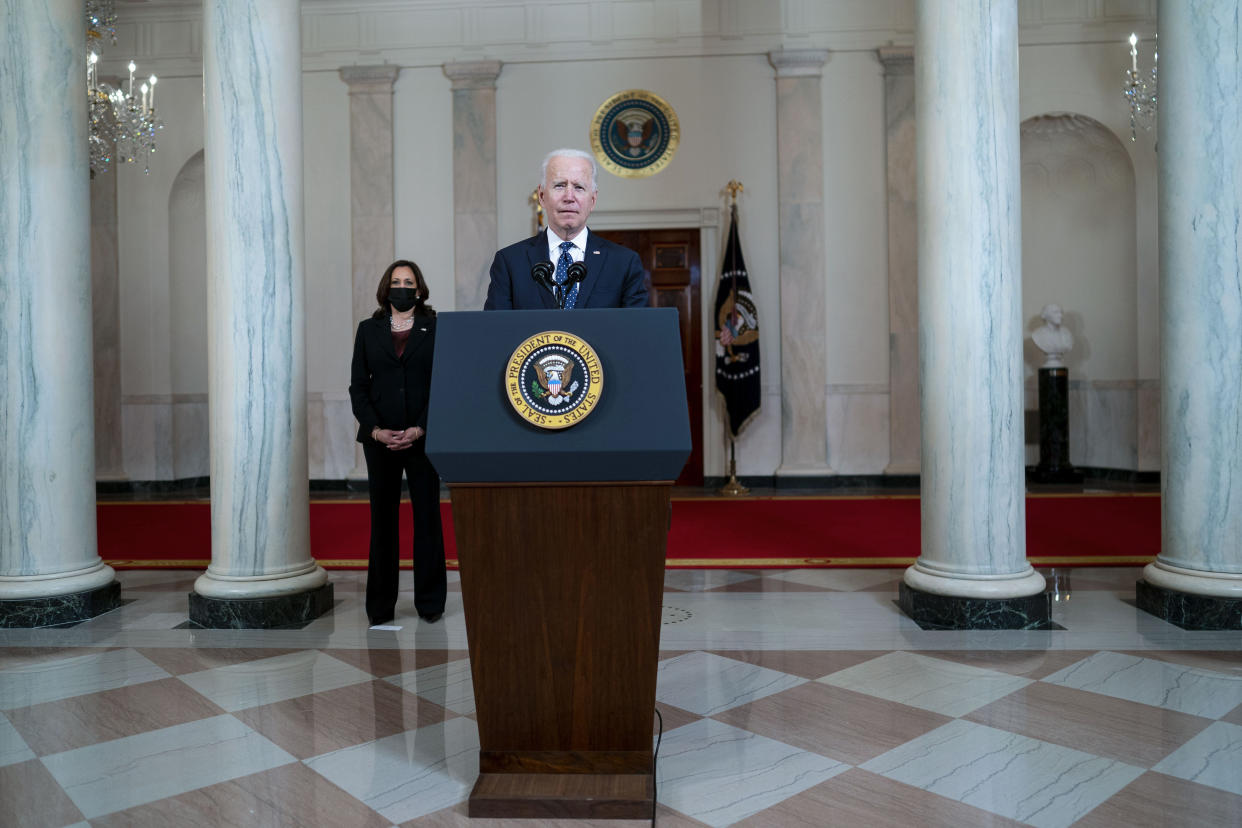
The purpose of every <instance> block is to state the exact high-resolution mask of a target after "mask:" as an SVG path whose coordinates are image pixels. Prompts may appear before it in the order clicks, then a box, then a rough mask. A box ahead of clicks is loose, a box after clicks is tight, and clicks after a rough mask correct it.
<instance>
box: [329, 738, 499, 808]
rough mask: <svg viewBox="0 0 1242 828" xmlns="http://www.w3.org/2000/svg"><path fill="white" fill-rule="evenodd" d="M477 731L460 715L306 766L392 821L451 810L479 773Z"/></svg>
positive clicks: (467, 791) (338, 752) (461, 798)
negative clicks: (446, 809) (441, 810)
mask: <svg viewBox="0 0 1242 828" xmlns="http://www.w3.org/2000/svg"><path fill="white" fill-rule="evenodd" d="M478 751H479V730H478V727H477V725H476V724H475V722H474V720H473V719H468V718H465V717H460V718H456V719H450V720H448V721H447V722H441V723H439V724H434V725H429V726H428V727H423V728H419V729H418V730H407V731H406V732H404V733H397V734H395V735H392V736H388V737H386V738H383V739H378V740H376V741H374V742H367V743H366V744H362V745H356V746H354V747H348V748H343V749H341V750H336V751H333V752H332V753H325V754H323V755H322V756H316V757H314V758H311V759H307V760H306V762H305V763H306V765H307V766H308V767H310V768H311V769H312V770H314V771H316V772H317V773H319V774H320V775H322V776H323V777H324V778H326V779H327V780H329V781H330V782H332V783H333V784H335V785H338V786H339V787H341V788H343V789H344V790H346V791H348V792H349V793H351V794H353V795H354V796H355V797H357V798H358V799H360V800H362V801H363V802H365V803H366V804H367V805H368V806H370V807H371V808H373V809H374V810H376V811H378V812H379V813H380V814H381V815H382V816H383V817H384V818H385V819H387V820H389V821H390V822H393V823H402V822H405V821H407V820H411V819H414V818H416V817H420V816H423V815H425V814H430V813H432V812H434V811H438V810H440V809H442V808H448V807H451V806H453V805H456V804H457V803H458V802H461V801H462V800H464V799H465V798H466V797H468V796H469V795H470V789H471V788H472V787H473V786H474V781H475V779H477V778H478V775H479V754H478Z"/></svg>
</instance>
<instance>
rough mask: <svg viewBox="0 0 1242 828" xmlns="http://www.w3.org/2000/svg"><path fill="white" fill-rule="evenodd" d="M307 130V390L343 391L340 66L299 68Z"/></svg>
mask: <svg viewBox="0 0 1242 828" xmlns="http://www.w3.org/2000/svg"><path fill="white" fill-rule="evenodd" d="M302 129H303V138H302V165H303V166H302V201H303V216H304V221H305V226H306V231H305V234H306V239H305V249H306V256H305V268H304V269H305V279H306V311H305V313H306V388H307V391H308V392H309V393H312V394H313V393H317V392H322V393H329V394H330V393H341V392H342V391H344V390H345V388H347V387H348V386H349V361H350V356H351V354H352V347H353V337H354V327H355V326H356V325H357V323H358V320H357V319H353V318H352V316H353V307H352V304H353V299H352V293H351V285H350V278H351V266H350V260H349V250H350V242H349V227H350V203H349V202H350V199H349V96H348V87H346V85H345V83H344V82H343V81H342V80H341V78H340V76H339V75H338V74H337V73H336V72H308V73H303V74H302ZM375 281H376V282H378V281H379V274H378V273H377V274H375Z"/></svg>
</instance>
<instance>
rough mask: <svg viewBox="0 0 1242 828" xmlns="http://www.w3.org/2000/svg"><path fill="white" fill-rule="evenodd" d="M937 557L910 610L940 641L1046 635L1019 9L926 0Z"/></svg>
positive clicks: (910, 580) (929, 425)
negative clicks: (1029, 439)
mask: <svg viewBox="0 0 1242 828" xmlns="http://www.w3.org/2000/svg"><path fill="white" fill-rule="evenodd" d="M915 48H916V51H915V56H914V66H915V70H914V71H915V84H916V99H917V115H916V117H917V119H918V128H917V129H918V135H917V146H918V155H917V163H918V180H917V187H918V215H919V232H918V266H919V285H918V292H919V326H918V328H919V372H920V379H921V387H922V400H921V402H922V424H923V428H922V443H923V445H922V476H921V491H922V541H923V546H922V554H921V555H920V557H919V559H918V561H917V562H916V563H915V565H914V566H912V567H910V568H909V569H907V570H906V573H905V577H904V579H903V583H902V585H901V595H900V600H901V606H902V609H903V610H905V611H906V613H907V614H908V615H910V616H911V617H912V618H914V620H915V621H917V622H919V624H920V626H923V627H925V628H938V629H946V628H947V629H980V628H990V629H1006V628H1007V629H1013V628H1025V629H1037V628H1042V627H1046V626H1047V624H1048V621H1049V601H1048V598H1047V595H1045V594H1044V579H1043V577H1042V576H1040V575H1039V574H1038V573H1036V572H1035V571H1034V570H1033V569H1032V568H1031V566H1030V564H1029V563H1027V560H1026V501H1025V481H1024V469H1023V413H1022V409H1023V406H1022V238H1021V228H1022V224H1021V196H1020V191H1019V190H1020V187H1019V180H1020V179H1019V137H1018V124H1019V117H1018V9H1017V3H1016V0H951V1H950V0H919V2H918V4H917V6H916V16H915Z"/></svg>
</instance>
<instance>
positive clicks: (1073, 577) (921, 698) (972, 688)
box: [0, 568, 1242, 828]
mask: <svg viewBox="0 0 1242 828" xmlns="http://www.w3.org/2000/svg"><path fill="white" fill-rule="evenodd" d="M1139 571H1140V570H1138V569H1137V568H1117V569H1065V570H1055V571H1052V572H1048V573H1045V574H1048V575H1049V576H1050V577H1049V582H1050V585H1051V586H1052V588H1053V590H1054V596H1055V598H1056V599H1057V600H1056V603H1055V604H1054V607H1055V613H1056V614H1055V620H1056V621H1057V623H1058V624H1059V625H1061V626H1062V627H1064V629H1060V630H1051V631H1042V632H929V631H923V630H920V629H919V628H918V627H917V626H915V625H914V624H913V623H912V622H910V621H909V619H907V618H906V617H905V616H903V615H902V614H901V613H900V612H899V611H898V610H897V608H896V605H895V598H896V590H897V583H898V578H899V577H900V575H901V573H900V571H896V570H795V571H780V572H778V571H726V570H702V571H691V570H675V571H670V572H668V573H667V577H666V591H665V596H664V604H665V607H664V622H665V623H664V628H663V638H662V645H661V646H662V652H661V661H660V665H659V682H658V690H657V708H658V709H659V711H660V713H661V716H662V718H663V733H662V735H661V737H660V747H659V760H658V765H657V777H658V784H659V788H658V798H659V802H660V805H659V811H658V815H657V824H658V825H661V826H668V827H669V828H684V827H685V826H703V825H707V826H727V825H742V826H822V825H829V824H832V825H846V826H884V825H891V826H903V827H904V826H912V825H918V826H955V827H956V826H976V825H979V826H1002V825H1004V826H1008V825H1034V826H1050V827H1051V826H1068V825H1076V826H1160V825H1168V826H1194V825H1202V826H1212V827H1213V828H1218V826H1226V825H1242V637H1240V636H1238V635H1237V634H1236V633H1211V632H1207V633H1205V632H1186V631H1183V630H1180V629H1178V628H1176V627H1173V626H1171V625H1169V624H1165V623H1164V622H1161V621H1159V620H1157V619H1155V618H1153V617H1151V616H1148V615H1146V614H1144V613H1141V612H1139V611H1138V610H1137V609H1135V608H1134V606H1133V596H1134V581H1135V579H1136V578H1137V577H1138V575H1139ZM196 575H197V573H189V572H176V571H155V570H147V571H125V572H121V573H119V577H120V579H121V581H122V585H123V592H122V597H123V599H124V600H125V602H126V603H125V605H124V606H123V607H122V608H121V609H119V610H117V611H115V612H112V613H109V614H108V615H105V616H101V617H99V618H97V619H93V620H91V621H89V622H86V623H83V624H79V625H76V626H73V627H69V628H60V629H47V630H7V631H0V825H4V826H6V828H18V827H19V826H57V827H58V826H70V825H72V826H85V825H92V826H174V825H175V826H198V825H202V826H217V825H239V826H240V825H245V826H277V825H279V826H294V825H296V826H339V825H350V826H372V825H374V826H388V825H402V826H463V825H467V824H469V825H474V826H484V827H485V826H492V825H514V826H517V825H531V824H535V823H533V822H531V821H519V820H469V819H467V817H466V815H465V799H466V797H467V796H468V794H469V791H470V788H471V786H472V784H473V783H474V779H475V775H476V774H477V771H478V767H477V750H478V732H477V728H476V725H475V720H474V710H475V707H474V696H473V692H472V689H471V682H470V670H469V661H468V658H467V651H466V640H465V625H464V619H463V616H462V609H461V595H460V591H459V589H458V581H457V577H456V573H450V579H451V580H452V582H453V583H452V584H451V585H450V588H451V589H452V590H453V591H452V593H451V594H450V600H449V605H448V611H447V612H446V613H445V617H444V619H443V620H442V621H441V622H440V623H437V624H427V623H425V622H422V621H420V620H419V619H418V618H417V616H416V614H415V613H414V610H413V598H412V594H411V593H410V592H409V591H406V592H403V593H402V595H401V599H400V602H399V604H398V618H397V620H396V621H395V622H394V625H395V626H399V627H400V629H395V630H369V629H368V628H367V625H366V619H365V614H364V611H363V607H362V597H363V593H362V590H363V584H364V577H365V576H364V574H363V573H356V572H334V573H332V579H333V582H334V583H335V589H336V599H337V605H336V607H335V609H334V611H333V612H332V613H331V614H330V615H328V616H325V617H323V618H320V619H318V620H316V621H314V622H312V623H311V624H308V625H307V626H305V627H304V628H303V629H299V630H273V631H221V630H191V629H187V628H185V627H184V626H182V625H183V624H184V623H185V621H186V593H187V592H188V591H189V590H190V589H191V587H192V585H193V580H194V577H195V576H196ZM402 577H403V579H406V581H407V583H406V584H405V586H406V587H407V590H408V588H409V586H410V585H409V583H408V579H409V574H408V573H403V574H402ZM539 824H540V825H558V824H559V825H571V824H574V825H580V824H581V825H585V824H591V823H577V822H569V821H564V822H560V823H548V822H540V823H539ZM596 824H599V825H613V826H617V825H633V824H646V823H641V822H600V823H596Z"/></svg>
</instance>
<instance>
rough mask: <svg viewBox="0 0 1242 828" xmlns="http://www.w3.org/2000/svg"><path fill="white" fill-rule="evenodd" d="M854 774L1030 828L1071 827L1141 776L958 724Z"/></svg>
mask: <svg viewBox="0 0 1242 828" xmlns="http://www.w3.org/2000/svg"><path fill="white" fill-rule="evenodd" d="M859 767H861V768H862V769H863V770H868V771H871V772H873V773H878V774H881V775H883V776H887V777H888V778H890V779H895V780H897V781H898V782H904V783H906V784H907V785H914V786H915V787H919V788H922V789H924V790H927V791H931V792H932V793H935V794H939V795H940V796H945V797H948V798H949V799H955V800H957V801H958V802H965V803H966V804H968V805H974V806H975V807H977V808H983V809H984V810H987V811H991V812H992V813H994V814H1000V815H1001V816H1005V817H1008V818H1010V819H1016V820H1019V821H1021V822H1025V823H1027V824H1029V825H1035V826H1038V828H1062V826H1068V825H1071V824H1072V823H1073V822H1075V821H1076V820H1077V819H1079V818H1080V817H1081V816H1083V815H1084V814H1086V813H1087V812H1088V811H1090V810H1091V809H1092V808H1094V807H1096V806H1097V805H1099V804H1100V803H1101V802H1103V801H1104V800H1106V799H1108V798H1109V797H1110V796H1112V795H1113V794H1115V793H1117V791H1119V790H1121V789H1122V788H1124V787H1125V786H1126V785H1128V784H1130V783H1131V782H1133V781H1134V780H1135V779H1137V778H1138V777H1139V776H1141V775H1142V774H1143V772H1144V770H1143V768H1139V767H1135V766H1133V765H1127V764H1124V763H1122V762H1118V761H1116V760H1113V759H1104V758H1102V757H1099V756H1093V755H1091V754H1089V753H1084V752H1082V751H1080V750H1073V749H1071V748H1067V747H1062V746H1060V745H1054V744H1051V743H1049V742H1041V741H1039V740H1038V739H1031V738H1029V737H1027V736H1019V735H1017V734H1016V733H1009V732H1006V731H1004V730H997V729H996V728H992V727H986V726H984V725H980V724H975V723H974V722H967V721H962V720H957V721H953V722H949V723H948V724H946V725H943V726H941V727H938V728H936V729H935V730H933V731H931V732H930V733H926V734H924V735H922V736H920V737H919V738H917V739H915V740H913V741H911V742H907V743H906V744H904V745H902V746H900V747H897V748H894V749H893V750H890V751H889V752H887V753H884V754H882V755H880V756H877V757H876V758H874V759H872V760H870V761H869V762H866V763H864V764H862V765H859Z"/></svg>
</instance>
